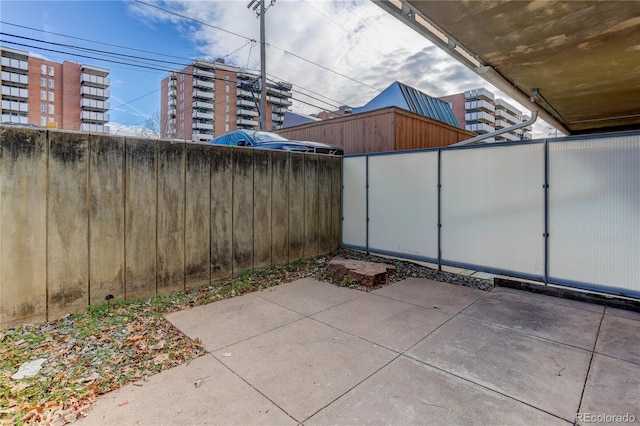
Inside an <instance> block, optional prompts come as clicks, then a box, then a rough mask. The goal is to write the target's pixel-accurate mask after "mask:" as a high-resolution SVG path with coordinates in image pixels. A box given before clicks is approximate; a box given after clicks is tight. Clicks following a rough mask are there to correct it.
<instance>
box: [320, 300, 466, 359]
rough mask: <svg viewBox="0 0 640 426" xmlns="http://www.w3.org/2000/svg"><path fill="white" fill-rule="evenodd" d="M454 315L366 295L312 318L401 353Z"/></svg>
mask: <svg viewBox="0 0 640 426" xmlns="http://www.w3.org/2000/svg"><path fill="white" fill-rule="evenodd" d="M452 316H453V314H448V313H445V312H440V311H439V310H437V309H428V308H424V307H421V306H416V305H411V304H408V303H405V302H400V301H398V300H394V299H389V298H388V297H384V296H379V295H377V294H367V293H365V294H364V295H363V296H362V297H358V298H357V299H353V300H351V301H349V302H346V303H343V304H342V305H339V306H336V307H334V308H331V309H328V310H326V311H323V312H320V313H319V314H316V315H314V316H313V318H314V319H316V320H318V321H321V322H323V323H325V324H329V325H331V326H333V327H335V328H338V329H340V330H343V331H346V332H347V333H351V334H354V335H356V336H359V337H362V338H363V339H366V340H369V341H371V342H373V343H377V344H379V345H381V346H384V347H385V348H388V349H391V350H394V351H396V352H402V351H405V350H406V349H408V348H410V347H411V346H413V345H415V344H416V343H417V342H418V341H419V340H420V339H422V338H424V337H425V336H426V335H427V334H429V333H431V332H432V331H433V330H435V329H436V328H438V327H439V326H440V325H441V324H443V323H444V322H446V321H447V320H448V319H450V318H451V317H452Z"/></svg>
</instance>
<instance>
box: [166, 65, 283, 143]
mask: <svg viewBox="0 0 640 426" xmlns="http://www.w3.org/2000/svg"><path fill="white" fill-rule="evenodd" d="M258 79H259V75H258V74H253V73H250V72H246V71H243V70H242V69H241V68H238V67H234V66H230V65H227V64H225V63H224V62H223V61H221V60H217V61H205V60H196V61H194V62H193V63H192V64H191V65H189V66H187V67H185V68H183V69H182V70H180V71H178V72H173V73H171V74H169V75H168V76H167V77H166V78H164V79H163V80H162V83H161V94H160V99H161V100H160V102H161V103H160V121H161V123H160V128H161V136H162V137H169V138H179V139H191V140H193V141H196V142H206V141H209V140H210V139H211V138H213V137H214V136H219V135H222V134H224V133H227V132H230V131H232V130H236V129H258V128H259V124H260V117H259V115H260V114H259V112H258V111H259V106H260V91H259V89H258V84H257V81H258ZM291 87H292V86H291V84H290V83H286V82H279V83H277V84H273V83H268V84H267V99H266V100H267V107H266V110H267V111H266V118H267V119H266V129H265V130H274V129H279V128H281V127H282V123H283V122H284V114H285V112H286V111H287V108H288V107H289V106H291Z"/></svg>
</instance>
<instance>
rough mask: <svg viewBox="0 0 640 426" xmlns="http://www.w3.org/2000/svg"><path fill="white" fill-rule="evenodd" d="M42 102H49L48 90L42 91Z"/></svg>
mask: <svg viewBox="0 0 640 426" xmlns="http://www.w3.org/2000/svg"><path fill="white" fill-rule="evenodd" d="M40 100H41V101H46V100H47V91H46V90H41V91H40Z"/></svg>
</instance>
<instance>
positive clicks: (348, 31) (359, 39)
mask: <svg viewBox="0 0 640 426" xmlns="http://www.w3.org/2000/svg"><path fill="white" fill-rule="evenodd" d="M302 3H304V4H306V5H307V6H308V7H310V8H311V9H313V10H315V11H316V12H317V13H319V14H320V15H322V16H324V17H325V18H326V19H327V20H328V21H330V22H332V23H333V24H335V25H336V26H337V27H339V28H341V29H343V30H344V31H345V32H347V33H348V34H349V35H351V36H353V37H355V38H356V39H357V40H358V41H360V42H362V43H364V44H365V45H367V46H368V47H370V48H371V49H373V50H375V51H376V52H378V53H379V54H381V55H384V53H383V52H381V51H380V50H378V49H377V48H376V47H374V46H372V45H370V44H369V43H367V42H366V41H364V40H362V39H361V38H360V37H358V35H357V34H355V33H353V32H351V31H350V30H349V29H347V28H346V27H344V26H342V25H341V24H339V23H338V22H336V21H334V20H333V19H331V17H329V16H328V15H326V14H324V13H323V12H322V11H320V10H319V9H317V8H315V7H314V6H312V5H311V3H309V2H308V1H306V0H302Z"/></svg>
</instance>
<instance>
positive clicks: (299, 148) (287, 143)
mask: <svg viewBox="0 0 640 426" xmlns="http://www.w3.org/2000/svg"><path fill="white" fill-rule="evenodd" d="M209 143H211V144H215V145H230V146H250V147H253V148H263V149H277V150H281V151H295V152H315V153H317V154H332V155H343V154H344V150H343V149H342V148H340V147H338V146H334V145H328V144H326V143H320V142H309V141H292V140H290V139H287V138H285V137H284V136H280V135H278V134H275V133H271V132H263V131H261V130H234V131H233V132H229V133H226V134H224V135H222V136H218V137H217V138H213V139H211V140H210V141H209Z"/></svg>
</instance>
